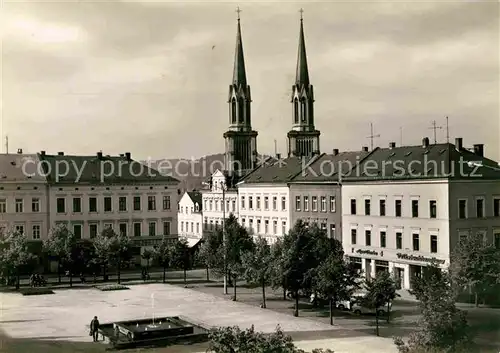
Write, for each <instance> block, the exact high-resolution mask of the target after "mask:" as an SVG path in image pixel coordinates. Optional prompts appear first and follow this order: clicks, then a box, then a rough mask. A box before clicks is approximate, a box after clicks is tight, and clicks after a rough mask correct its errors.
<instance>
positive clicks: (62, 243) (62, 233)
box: [43, 224, 77, 286]
mask: <svg viewBox="0 0 500 353" xmlns="http://www.w3.org/2000/svg"><path fill="white" fill-rule="evenodd" d="M43 247H44V248H45V251H47V253H49V255H51V256H54V257H55V258H56V259H57V275H58V281H59V283H61V268H62V267H63V266H64V267H67V269H68V270H69V284H70V286H72V285H73V270H74V263H75V261H76V256H77V255H76V249H77V239H76V237H75V235H74V234H73V233H72V232H71V231H70V230H69V229H68V227H67V226H66V225H65V224H59V225H56V226H55V227H53V228H52V229H51V230H50V232H49V236H48V238H47V240H45V241H44V243H43Z"/></svg>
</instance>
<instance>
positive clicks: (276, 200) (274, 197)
mask: <svg viewBox="0 0 500 353" xmlns="http://www.w3.org/2000/svg"><path fill="white" fill-rule="evenodd" d="M277 209H278V198H277V197H276V196H273V210H274V211H276V210H277Z"/></svg>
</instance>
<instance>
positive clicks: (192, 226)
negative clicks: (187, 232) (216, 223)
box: [191, 222, 194, 233]
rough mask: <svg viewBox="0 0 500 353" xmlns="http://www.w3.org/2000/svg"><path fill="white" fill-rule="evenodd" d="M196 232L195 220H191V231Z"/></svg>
mask: <svg viewBox="0 0 500 353" xmlns="http://www.w3.org/2000/svg"><path fill="white" fill-rule="evenodd" d="M193 232H194V222H191V233H193Z"/></svg>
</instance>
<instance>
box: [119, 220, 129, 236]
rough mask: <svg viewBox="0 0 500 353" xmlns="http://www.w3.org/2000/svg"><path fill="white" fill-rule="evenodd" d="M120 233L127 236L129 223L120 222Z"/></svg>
mask: <svg viewBox="0 0 500 353" xmlns="http://www.w3.org/2000/svg"><path fill="white" fill-rule="evenodd" d="M119 227H120V228H119V230H120V235H122V236H124V237H126V236H127V223H120V225H119Z"/></svg>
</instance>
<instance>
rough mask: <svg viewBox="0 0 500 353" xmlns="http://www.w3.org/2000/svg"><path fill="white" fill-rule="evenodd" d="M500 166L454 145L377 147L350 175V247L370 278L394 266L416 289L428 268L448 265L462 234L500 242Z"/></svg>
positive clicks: (345, 198) (346, 215) (345, 208)
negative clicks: (425, 269)
mask: <svg viewBox="0 0 500 353" xmlns="http://www.w3.org/2000/svg"><path fill="white" fill-rule="evenodd" d="M499 194H500V168H499V167H498V163H496V162H494V161H492V160H489V159H487V158H485V157H484V156H483V145H474V149H473V150H472V151H470V150H468V149H465V148H464V147H463V143H462V139H460V138H459V139H456V142H455V145H453V144H435V145H430V144H429V139H428V138H424V139H423V141H422V145H420V146H403V147H396V144H395V143H391V144H390V146H389V148H377V149H375V150H374V151H372V152H371V154H370V155H369V156H368V157H366V158H365V159H364V160H363V161H362V162H361V163H360V164H359V165H358V166H357V167H356V168H355V169H354V170H353V171H352V173H351V175H349V176H346V177H344V178H343V185H342V215H343V219H342V224H343V226H342V228H343V247H344V251H345V252H346V255H348V256H349V257H350V259H351V261H354V262H356V263H358V264H359V267H360V268H361V269H363V270H364V272H365V274H366V275H367V276H371V277H373V276H375V274H376V273H377V272H378V271H383V270H387V271H389V272H391V273H394V274H395V276H396V277H397V278H398V279H399V284H400V286H401V287H402V288H405V289H411V287H412V279H413V278H414V277H416V276H420V275H421V273H422V270H423V269H424V268H425V266H427V265H429V264H431V263H432V264H436V265H438V266H440V267H442V268H446V267H448V266H449V264H450V257H451V253H452V252H453V250H454V247H455V246H456V244H457V243H458V241H459V240H460V238H462V237H466V236H468V235H469V234H472V233H480V234H482V235H483V236H484V239H485V241H487V242H493V243H495V244H496V246H500V201H499V199H500V197H499Z"/></svg>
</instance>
